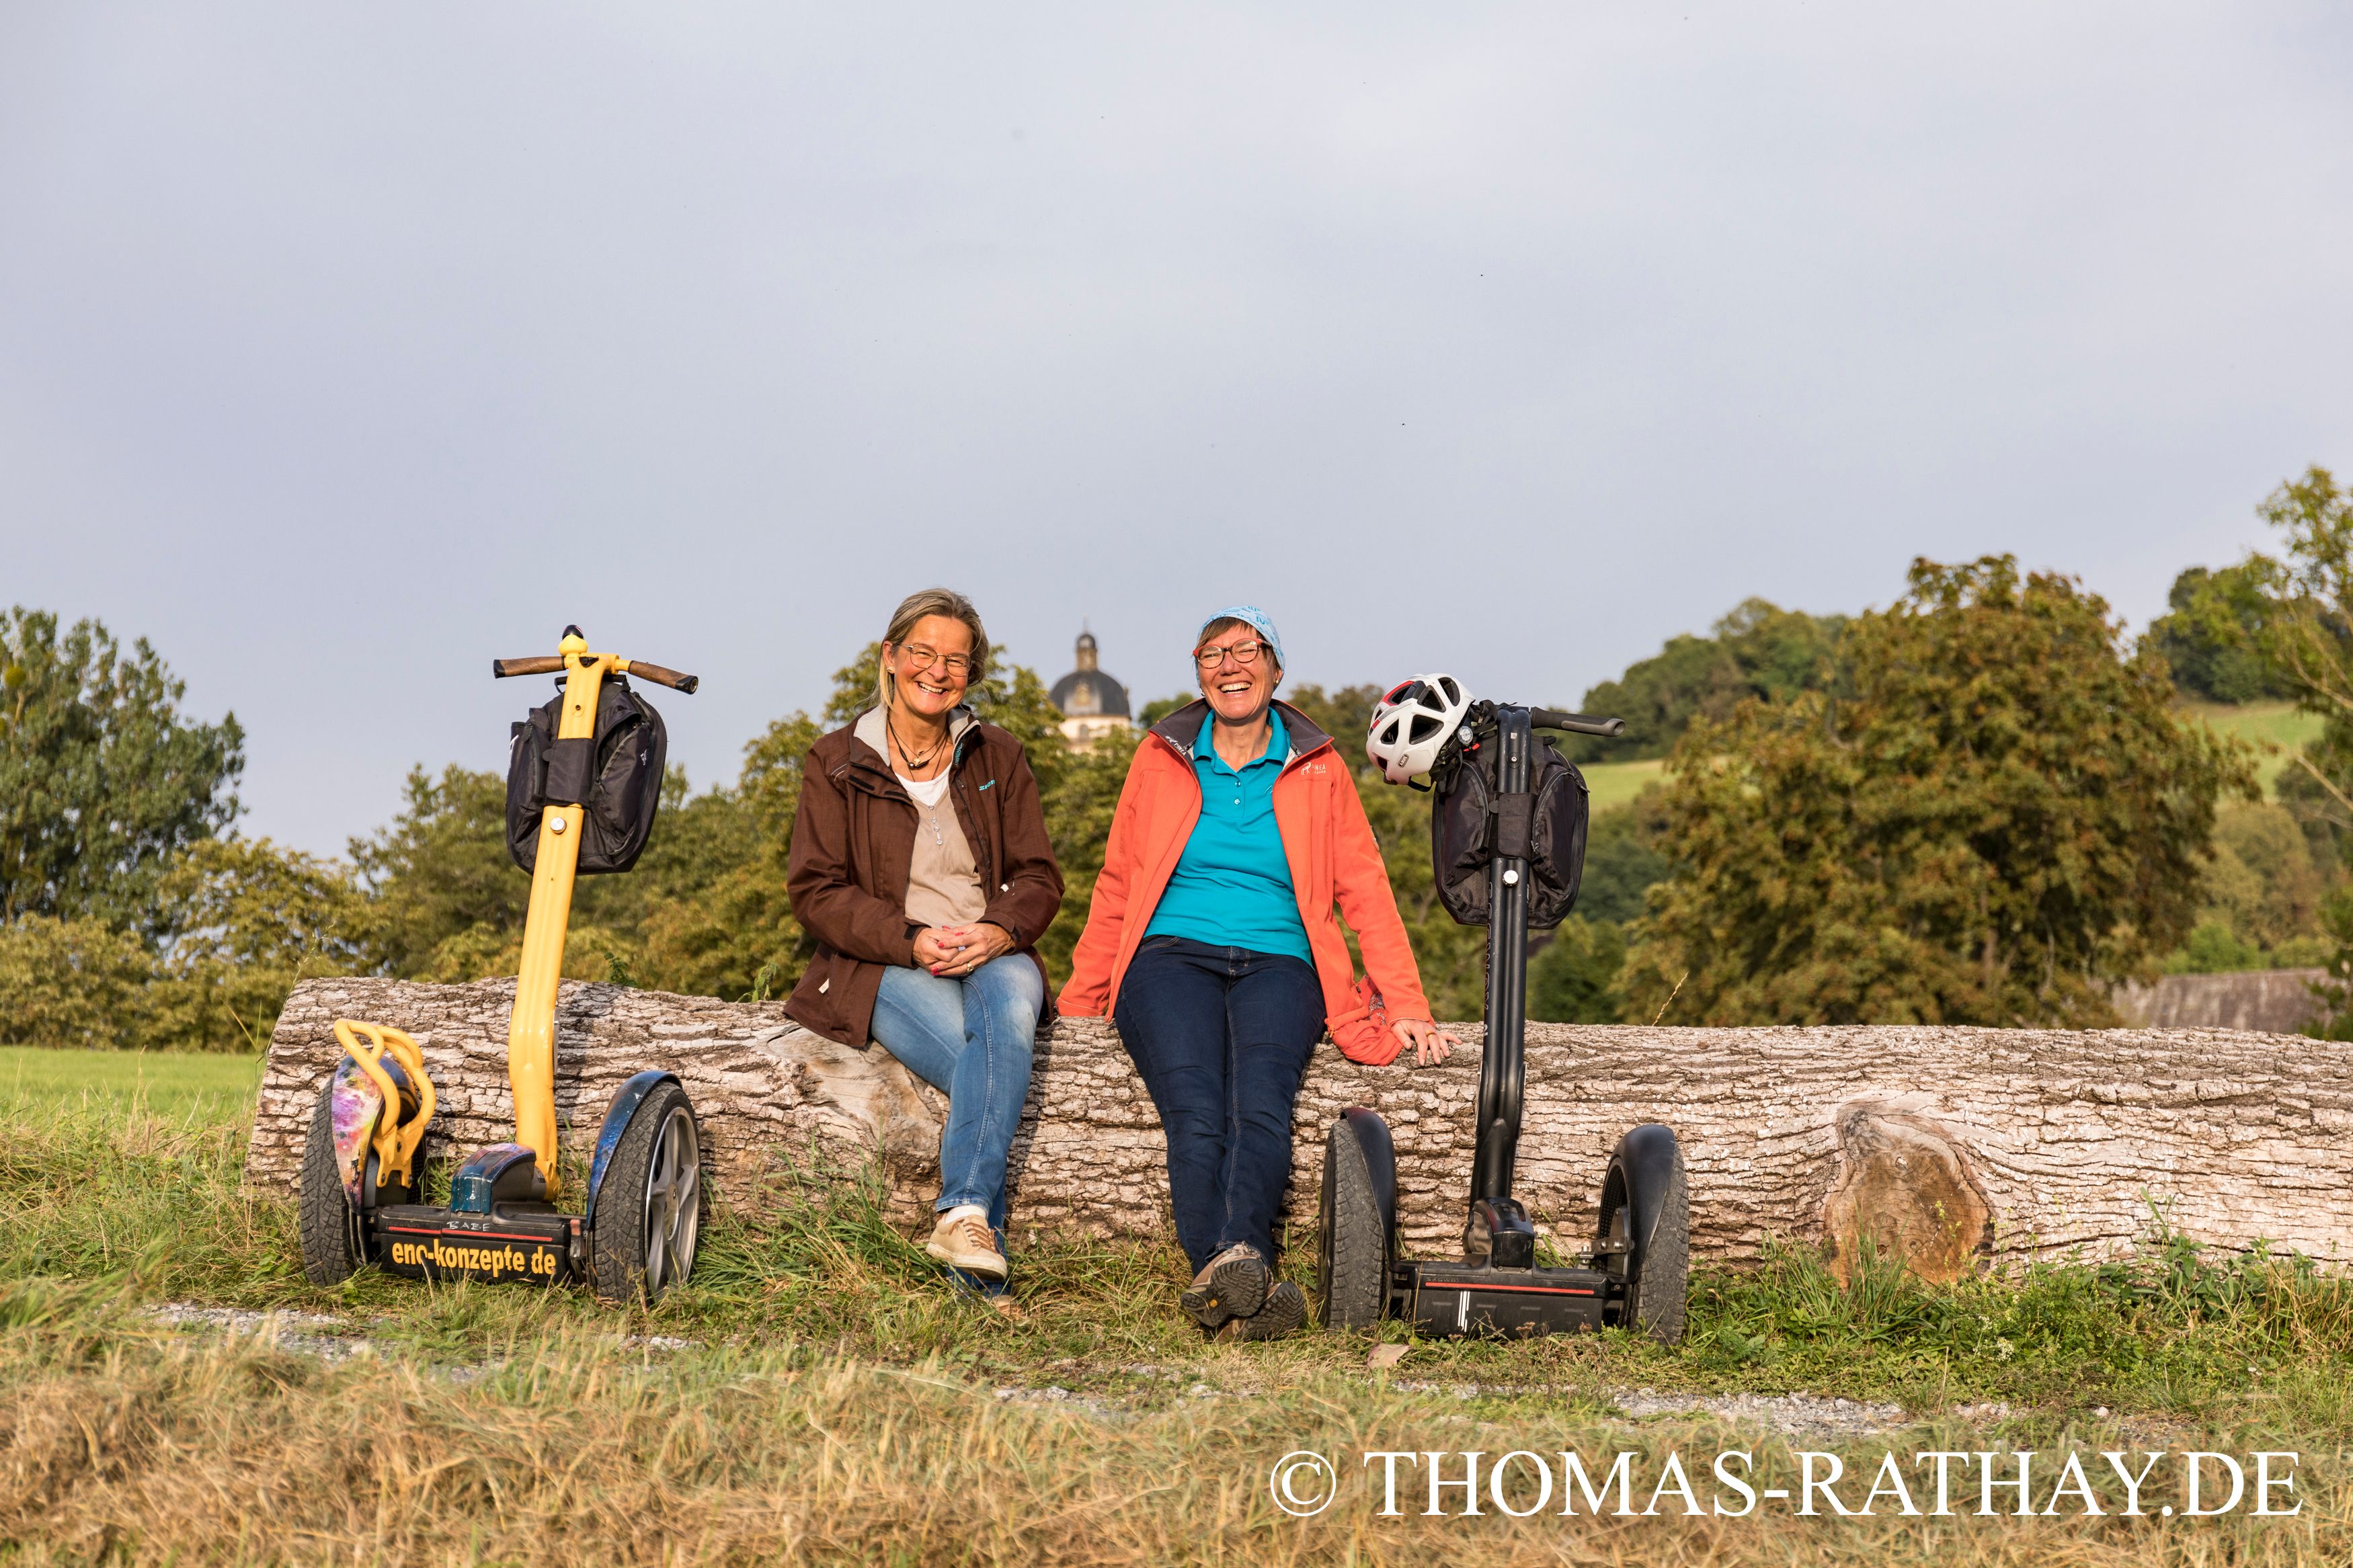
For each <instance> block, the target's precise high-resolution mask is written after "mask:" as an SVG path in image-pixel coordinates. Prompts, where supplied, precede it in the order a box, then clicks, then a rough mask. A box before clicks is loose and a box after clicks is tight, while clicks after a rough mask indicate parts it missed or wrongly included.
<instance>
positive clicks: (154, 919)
mask: <svg viewBox="0 0 2353 1568" xmlns="http://www.w3.org/2000/svg"><path fill="white" fill-rule="evenodd" d="M185 696H186V688H185V684H184V683H183V682H181V681H179V680H177V679H174V677H173V675H172V673H171V671H170V670H169V669H168V668H166V667H165V666H164V661H163V659H162V658H160V657H159V656H158V655H157V654H156V652H155V650H154V649H153V648H152V647H148V645H147V643H146V641H145V639H143V638H142V639H141V640H140V641H138V642H136V643H133V644H132V647H131V651H130V652H129V653H128V654H125V653H124V652H123V651H122V649H121V647H120V646H119V645H118V644H117V643H116V642H115V640H114V637H113V635H112V634H111V633H110V632H108V630H107V629H106V627H105V626H102V625H100V623H98V622H97V621H90V620H85V621H78V622H76V623H75V624H74V626H73V628H72V629H71V630H70V631H68V632H66V633H64V634H63V635H62V636H61V635H60V634H59V633H58V620H57V617H56V616H53V615H51V614H49V613H48V612H47V611H45V610H28V609H26V608H25V607H24V606H23V605H17V606H16V607H15V608H14V609H11V610H10V611H8V612H7V613H6V614H5V616H0V925H5V924H6V923H8V922H10V921H16V920H17V919H19V918H21V917H23V916H25V915H27V914H41V915H55V916H58V917H60V918H63V919H69V920H74V919H92V920H98V921H103V922H105V923H106V924H108V925H111V926H113V927H115V928H117V929H130V928H134V927H135V928H137V929H139V930H140V931H142V932H143V933H145V934H147V935H149V936H151V937H154V936H160V935H161V934H162V933H161V931H160V929H159V914H158V910H157V908H156V904H155V884H156V880H157V879H158V878H159V877H160V876H161V875H162V873H163V868H164V866H165V865H166V864H168V863H169V862H170V861H171V859H172V858H174V856H175V855H177V854H178V853H180V851H182V850H183V849H185V848H186V847H188V846H189V845H191V844H193V843H195V842H196V841H197V840H199V839H203V838H208V837H212V836H213V835H214V834H216V833H217V832H220V831H221V830H222V829H224V828H226V827H227V826H228V825H229V824H230V823H231V822H233V821H234V820H236V817H237V795H236V787H235V786H236V784H237V775H238V773H241V772H242V771H243V769H244V767H245V731H243V730H242V729H241V728H239V727H238V725H237V716H236V715H235V714H227V715H224V716H223V717H222V719H221V721H220V722H219V723H217V724H204V723H198V722H195V721H191V720H189V719H187V718H185V716H184V715H183V714H182V713H181V711H180V703H181V700H182V699H183V698H185Z"/></svg>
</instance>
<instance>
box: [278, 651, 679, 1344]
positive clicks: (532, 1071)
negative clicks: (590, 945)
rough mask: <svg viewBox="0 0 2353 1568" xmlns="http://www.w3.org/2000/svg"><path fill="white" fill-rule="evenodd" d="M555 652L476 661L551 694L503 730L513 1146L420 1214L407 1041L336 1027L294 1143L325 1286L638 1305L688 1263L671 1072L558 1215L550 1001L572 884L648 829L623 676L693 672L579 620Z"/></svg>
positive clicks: (624, 852) (638, 713)
mask: <svg viewBox="0 0 2353 1568" xmlns="http://www.w3.org/2000/svg"><path fill="white" fill-rule="evenodd" d="M558 647H559V649H560V651H559V652H558V653H557V654H556V655H555V656H554V658H505V659H497V660H494V661H492V664H491V673H492V675H493V676H497V677H507V676H518V675H554V676H556V677H557V678H558V679H557V681H556V686H557V695H556V698H555V700H554V701H552V702H550V703H548V704H546V705H545V706H544V707H543V708H541V709H539V710H536V711H534V712H533V714H532V715H531V717H530V718H529V719H527V720H525V721H523V722H522V723H520V724H517V725H516V726H514V742H513V750H512V755H511V758H510V767H509V772H508V790H507V826H508V847H509V849H510V851H511V852H512V855H513V857H514V858H515V860H516V862H517V864H518V865H519V866H521V867H522V868H523V869H524V870H525V871H527V872H529V873H530V876H531V903H530V907H529V910H528V912H527V913H526V914H525V916H524V920H523V933H522V973H521V974H520V975H519V976H518V977H517V978H516V981H515V995H514V1008H513V1012H512V1014H511V1015H510V1016H509V1019H508V1024H507V1079H508V1082H509V1083H510V1084H511V1085H512V1088H513V1090H514V1117H515V1141H514V1142H512V1143H494V1144H491V1146H490V1147H489V1148H486V1149H481V1150H478V1151H476V1152H474V1153H472V1154H470V1155H469V1156H468V1157H467V1158H466V1159H465V1160H464V1161H462V1162H460V1163H459V1165H458V1167H457V1170H456V1172H455V1173H453V1174H452V1176H451V1178H450V1183H449V1204H448V1207H446V1208H443V1207H439V1206H437V1205H427V1204H425V1203H422V1202H420V1201H419V1200H420V1199H421V1198H422V1197H423V1195H424V1192H423V1188H424V1179H423V1178H424V1162H423V1159H422V1156H421V1150H422V1147H423V1144H424V1142H425V1136H426V1133H427V1130H428V1127H429V1124H430V1123H431V1121H432V1120H433V1110H434V1104H435V1096H434V1091H433V1081H432V1079H430V1078H429V1077H428V1076H427V1073H426V1070H425V1059H424V1055H423V1053H422V1052H421V1051H420V1050H419V1049H418V1048H417V1042H416V1040H415V1039H413V1038H411V1037H409V1036H408V1035H406V1034H404V1033H403V1032H402V1031H400V1030H398V1029H395V1028H388V1027H385V1026H383V1025H378V1024H367V1023H361V1022H359V1021H357V1020H354V1019H338V1020H337V1021H336V1023H335V1039H336V1042H337V1043H338V1044H340V1045H341V1046H342V1047H343V1052H344V1055H343V1059H342V1061H341V1062H340V1063H338V1064H337V1066H336V1068H335V1073H334V1076H333V1078H332V1079H330V1080H329V1082H328V1084H327V1087H326V1088H325V1089H323V1090H322V1091H321V1093H320V1096H319V1103H318V1108H317V1110H315V1111H314V1112H313V1113H312V1115H311V1131H310V1137H309V1141H308V1142H307V1144H306V1145H305V1147H304V1150H303V1157H302V1175H301V1236H302V1271H303V1273H304V1274H305V1275H307V1276H308V1277H309V1278H310V1279H312V1280H314V1281H316V1282H317V1283H319V1284H322V1285H332V1284H333V1283H335V1282H336V1281H338V1280H340V1279H345V1278H347V1277H348V1276H350V1275H351V1274H352V1273H353V1271H354V1270H355V1269H357V1268H360V1267H361V1266H362V1265H364V1264H371V1263H372V1264H375V1265H376V1266H377V1267H378V1268H384V1269H385V1270H387V1271H389V1272H391V1273H395V1274H405V1275H408V1276H411V1277H413V1278H417V1279H480V1280H487V1281H495V1282H500V1283H505V1282H521V1283H526V1284H533V1285H558V1284H564V1283H566V1282H568V1281H572V1280H580V1279H585V1280H586V1281H588V1282H589V1283H590V1284H591V1285H593V1286H594V1287H595V1289H596V1294H597V1295H598V1296H600V1297H602V1298H604V1299H606V1300H628V1299H629V1298H632V1297H636V1296H640V1295H642V1296H644V1297H647V1298H649V1299H650V1298H652V1297H654V1296H658V1295H659V1294H660V1293H661V1292H662V1291H663V1290H665V1289H669V1288H670V1286H672V1285H675V1284H678V1283H680V1282H681V1281H682V1280H684V1279H686V1278H687V1277H688V1276H689V1275H690V1274H691V1273H692V1272H693V1269H694V1253H695V1244H696V1241H697V1239H698V1238H699V1237H700V1235H701V1233H702V1209H703V1197H702V1129H701V1126H700V1124H699V1123H698V1122H697V1121H696V1120H695V1115H694V1108H693V1106H692V1105H691V1103H690V1102H689V1100H688V1099H687V1093H686V1089H685V1088H684V1086H683V1085H681V1083H680V1082H679V1080H678V1079H677V1076H676V1075H675V1074H672V1073H670V1072H667V1071H664V1070H661V1069H659V1068H651V1069H649V1070H647V1071H644V1072H640V1073H638V1074H637V1075H636V1076H635V1077H633V1078H631V1079H629V1080H628V1083H626V1084H624V1085H623V1086H622V1087H621V1090H620V1092H619V1093H618V1094H617V1095H616V1096H614V1099H613V1103H612V1105H611V1106H610V1107H609V1108H608V1109H607V1111H606V1113H605V1124H604V1127H603V1129H602V1130H601V1131H599V1133H598V1134H597V1138H596V1155H595V1158H594V1161H593V1163H592V1164H591V1167H590V1170H589V1173H588V1190H587V1193H586V1201H585V1202H583V1203H582V1205H581V1206H580V1210H579V1212H578V1213H576V1214H575V1213H571V1212H568V1211H567V1210H565V1209H563V1208H560V1207H559V1206H558V1205H557V1201H556V1200H557V1199H558V1198H559V1196H560V1195H561V1193H560V1188H561V1178H560V1176H559V1174H558V1173H557V1170H556V1133H555V993H556V984H557V983H558V981H559V980H560V979H561V978H562V976H563V969H564V939H565V931H566V930H567V929H568V928H569V926H570V924H571V920H572V888H573V883H574V880H575V879H576V878H577V877H579V876H581V875H586V874H594V873H596V872H609V871H626V870H628V868H630V866H632V865H634V864H635V863H636V860H637V858H638V854H639V853H640V852H642V851H643V849H644V848H645V845H646V842H647V841H648V839H649V838H650V837H651V836H652V832H653V821H654V816H655V811H656V808H657V807H658V806H659V803H660V798H661V779H662V767H663V763H664V758H665V754H666V752H667V748H668V737H667V731H665V730H664V729H663V727H662V722H661V716H660V715H659V713H657V712H655V711H654V710H653V708H652V705H651V704H649V703H648V702H646V701H645V700H643V699H642V698H640V697H638V695H637V693H636V692H634V691H632V690H631V689H630V688H629V683H628V679H625V678H627V677H631V676H634V677H636V678H638V679H641V680H649V681H651V682H653V683H654V684H656V685H658V686H666V687H669V688H670V689H672V690H674V691H681V692H687V693H691V692H692V691H693V690H694V689H695V686H696V684H697V682H696V679H695V678H694V677H693V676H691V675H681V674H679V673H678V672H676V671H675V670H670V669H664V668H661V667H660V666H659V665H654V664H648V663H646V662H644V661H643V660H641V659H626V658H616V657H615V656H614V655H612V654H607V653H591V652H589V651H588V644H587V641H586V638H584V637H582V636H581V635H580V628H579V627H577V626H566V627H565V628H564V637H563V641H562V642H561V643H560V644H559V645H558Z"/></svg>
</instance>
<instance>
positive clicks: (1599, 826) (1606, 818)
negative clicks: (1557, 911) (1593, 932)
mask: <svg viewBox="0 0 2353 1568" xmlns="http://www.w3.org/2000/svg"><path fill="white" fill-rule="evenodd" d="M1665 801H1666V796H1665V793H1664V792H1663V791H1662V790H1661V789H1660V788H1659V787H1658V786H1657V785H1656V784H1653V785H1651V787H1649V788H1648V789H1645V790H1644V791H1643V792H1642V793H1641V795H1637V796H1635V797H1634V799H1633V800H1632V801H1631V802H1630V803H1629V804H1628V805H1621V806H1618V807H1616V808H1614V809H1612V810H1609V811H1604V812H1599V813H1596V814H1595V816H1594V817H1593V820H1592V824H1591V826H1589V827H1588V829H1587V830H1586V836H1585V876H1584V879H1583V880H1582V881H1580V882H1579V883H1578V884H1577V913H1578V914H1581V915H1583V916H1584V917H1585V918H1586V919H1588V920H1593V921H1608V922H1609V923H1610V924H1612V925H1624V924H1626V923H1627V922H1628V921H1633V920H1636V919H1639V918H1640V917H1641V913H1642V899H1643V895H1645V894H1646V893H1648V892H1649V891H1650V890H1651V888H1653V887H1655V886H1656V885H1657V884H1659V883H1661V882H1663V881H1665V880H1666V879H1667V878H1668V876H1669V875H1670V874H1672V871H1673V869H1674V866H1673V863H1672V862H1671V861H1670V860H1669V859H1668V858H1667V857H1666V856H1665V854H1664V853H1663V852H1662V851H1661V850H1660V848H1659V847H1658V845H1659V838H1660V836H1661V834H1662V832H1663V831H1664V830H1665V827H1666V808H1665Z"/></svg>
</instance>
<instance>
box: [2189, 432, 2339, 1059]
mask: <svg viewBox="0 0 2353 1568" xmlns="http://www.w3.org/2000/svg"><path fill="white" fill-rule="evenodd" d="M2256 510H2257V514H2258V515H2259V516H2261V517H2262V518H2263V521H2265V522H2267V523H2269V524H2270V525H2271V526H2272V527H2273V528H2274V529H2275V530H2277V531H2278V533H2279V536H2280V540H2281V544H2282V546H2283V548H2282V550H2281V552H2280V553H2279V554H2277V555H2272V554H2266V553H2264V552H2261V551H2258V552H2254V553H2252V554H2250V555H2249V556H2248V557H2247V559H2246V560H2245V561H2243V562H2242V563H2240V564H2239V565H2238V566H2236V567H2233V568H2232V569H2231V570H2230V571H2229V572H2228V573H2227V574H2226V573H2219V572H2218V573H2216V574H2214V575H2213V580H2212V581H2211V583H2210V584H2207V585H2206V591H2203V592H2200V593H2199V594H2197V595H2194V596H2193V598H2192V599H2191V602H2190V605H2189V609H2188V611H2187V612H2184V613H2185V614H2187V615H2189V616H2192V617H2194V619H2195V620H2196V621H2197V623H2198V625H2199V627H2200V631H2201V633H2202V634H2203V635H2204V636H2206V637H2210V638H2211V640H2212V641H2214V642H2215V643H2217V644H2218V645H2221V646H2223V647H2230V648H2232V649H2235V650H2239V651H2242V652H2244V653H2247V654H2250V655H2252V656H2253V657H2254V658H2258V659H2260V660H2261V661H2262V664H2263V668H2265V669H2267V670H2268V671H2269V672H2270V673H2271V676H2272V678H2273V679H2274V681H2275V682H2276V683H2277V684H2278V686H2279V687H2281V688H2283V689H2285V690H2286V691H2287V692H2289V693H2290V694H2291V695H2292V696H2294V698H2295V702H2296V706H2297V707H2299V708H2301V709H2303V710H2305V711H2306V712H2309V713H2316V714H2318V715H2320V717H2321V719H2322V721H2323V726H2322V729H2321V732H2320V737H2319V739H2317V740H2316V741H2314V742H2309V743H2307V744H2306V746H2305V748H2304V749H2303V751H2301V752H2298V753H2297V754H2296V755H2295V758H2294V763H2295V767H2294V768H2292V769H2291V770H2290V771H2289V773H2287V774H2285V775H2284V776H2283V778H2282V779H2281V781H2280V796H2281V799H2282V801H2283V802H2284V804H2286V805H2288V806H2289V807H2290V809H2291V810H2294V811H2295V812H2296V814H2297V815H2298V816H2300V817H2302V818H2303V819H2304V820H2305V821H2306V825H2307V828H2308V830H2309V831H2310V833H2311V837H2314V838H2319V839H2325V840H2326V841H2327V842H2328V844H2329V845H2330V847H2332V848H2333V849H2334V848H2341V847H2342V845H2343V844H2344V842H2345V839H2346V837H2347V835H2348V834H2353V491H2348V489H2346V488H2345V487H2343V486H2341V485H2339V484H2338V483H2337V478H2336V476H2335V475H2334V474H2332V473H2330V472H2329V470H2327V468H2321V467H2319V466H2318V465H2314V466H2313V467H2311V468H2306V470H2305V471H2304V473H2303V474H2302V475H2300V476H2299V477H2297V478H2295V479H2290V480H2288V481H2287V482H2286V483H2284V484H2283V485H2281V486H2280V487H2279V488H2278V489H2275V490H2274V491H2273V492H2272V493H2271V494H2270V495H2269V496H2267V497H2265V498H2264V500H2263V504H2262V505H2261V506H2260V507H2259V508H2257V509H2256ZM2322 858H2323V859H2324V860H2334V859H2337V858H2338V856H2337V855H2334V854H2332V855H2328V856H2325V857H2322ZM2321 923H2322V926H2323V928H2324V929H2325V931H2327V935H2328V936H2329V938H2330V939H2331V940H2332V941H2333V942H2335V943H2336V952H2335V955H2334V956H2333V957H2332V958H2331V959H2330V960H2329V963H2328V968H2329V971H2330V973H2331V977H2332V978H2331V982H2330V984H2327V985H2326V986H2324V987H2323V988H2322V990H2323V994H2324V996H2325V998H2326V999H2327V1002H2328V1003H2329V1005H2330V1009H2331V1016H2330V1017H2329V1018H2328V1020H2327V1022H2325V1023H2324V1024H2323V1025H2321V1026H2320V1029H2321V1032H2323V1033H2325V1034H2327V1035H2330V1036H2332V1037H2336V1038H2339V1039H2342V1038H2348V1037H2353V885H2345V886H2340V887H2338V888H2337V890H2336V891H2335V892H2333V893H2331V894H2330V895H2328V897H2327V901H2326V902H2325V904H2324V906H2323V908H2322V912H2321Z"/></svg>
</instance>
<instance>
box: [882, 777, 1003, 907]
mask: <svg viewBox="0 0 2353 1568" xmlns="http://www.w3.org/2000/svg"><path fill="white" fill-rule="evenodd" d="M899 783H900V784H902V785H904V786H905V788H906V791H907V797H908V798H909V799H910V800H913V802H914V803H915V858H914V859H913V862H912V863H910V864H909V866H908V867H907V918H908V919H909V920H911V921H917V922H918V923H920V924H923V925H927V926H965V925H970V924H972V923H973V921H976V920H978V919H980V917H981V916H982V915H984V914H986V913H987V911H988V895H987V893H986V892H984V891H983V890H982V889H981V886H980V868H979V867H978V866H977V865H976V864H975V863H974V861H973V858H972V845H971V844H970V843H969V842H968V841H966V839H965V836H964V824H963V823H962V822H960V821H958V820H957V819H956V814H955V802H953V801H951V800H950V799H948V777H947V775H946V774H945V773H942V774H941V775H940V776H939V777H938V778H935V779H925V780H923V781H922V782H921V783H918V782H916V781H915V780H913V779H911V778H908V777H907V776H906V775H905V774H903V773H902V774H900V775H899ZM927 795H928V796H929V797H930V798H929V799H928V800H927V799H925V798H924V797H925V796H927Z"/></svg>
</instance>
